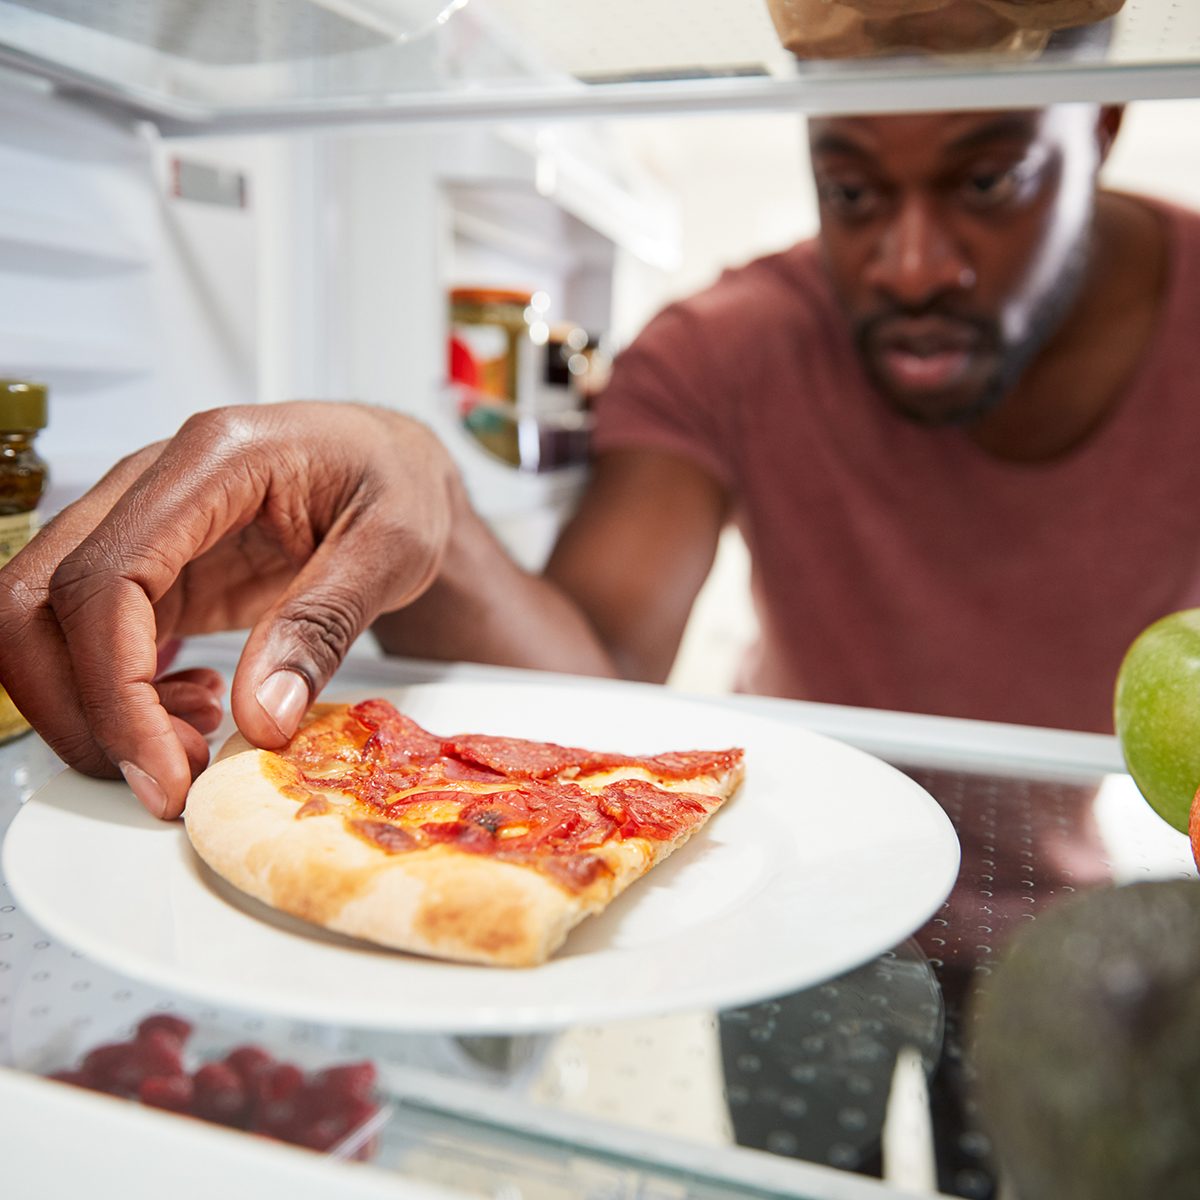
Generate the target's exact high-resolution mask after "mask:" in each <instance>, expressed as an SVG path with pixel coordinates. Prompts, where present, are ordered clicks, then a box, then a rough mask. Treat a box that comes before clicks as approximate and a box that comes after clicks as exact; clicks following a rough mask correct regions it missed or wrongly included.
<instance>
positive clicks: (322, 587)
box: [230, 515, 441, 750]
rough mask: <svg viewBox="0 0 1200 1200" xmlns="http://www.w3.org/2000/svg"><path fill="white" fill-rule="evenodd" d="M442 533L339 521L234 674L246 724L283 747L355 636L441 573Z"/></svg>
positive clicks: (254, 736)
mask: <svg viewBox="0 0 1200 1200" xmlns="http://www.w3.org/2000/svg"><path fill="white" fill-rule="evenodd" d="M430 545H433V546H436V547H437V548H438V553H440V546H441V542H440V541H437V540H436V539H435V540H434V541H433V542H431V543H426V542H424V541H422V540H421V539H417V538H414V537H412V536H410V535H408V534H407V533H406V532H404V531H402V530H394V529H388V528H380V527H379V525H378V524H377V523H374V522H371V521H369V520H364V521H357V520H356V519H355V518H354V516H353V515H349V516H347V518H346V520H345V521H343V522H339V526H338V527H335V529H334V530H333V531H332V532H331V534H330V536H329V537H328V538H327V539H326V541H324V542H323V543H322V544H321V546H320V547H318V549H317V552H316V553H315V554H314V555H313V557H312V558H311V559H310V560H309V561H308V563H307V564H306V565H305V566H304V568H303V569H302V570H301V571H300V572H299V574H298V575H297V576H296V578H295V580H293V582H292V584H291V586H290V587H289V588H288V590H287V591H286V592H285V593H284V595H283V596H282V597H281V598H280V599H279V601H278V602H277V603H276V604H275V605H274V606H273V607H272V608H271V610H270V611H269V612H267V613H266V614H264V615H263V617H262V618H261V619H260V620H259V622H258V624H257V625H255V627H254V629H253V630H252V631H251V633H250V636H249V638H248V639H247V641H246V646H245V648H244V649H243V651H242V658H241V661H240V662H239V663H238V668H237V672H236V673H235V675H234V678H233V686H232V688H231V690H230V703H231V708H232V710H233V717H234V720H235V721H236V722H237V726H238V728H239V729H240V730H241V731H242V733H244V734H245V735H246V737H247V738H249V740H250V741H251V742H253V743H254V744H255V745H257V746H261V747H262V748H263V749H267V750H271V749H277V748H278V747H280V746H282V745H283V744H284V743H285V742H287V741H288V739H289V738H291V737H292V735H293V734H294V733H295V732H296V729H297V727H298V725H299V723H300V720H301V718H302V717H303V716H304V713H305V710H306V709H307V708H308V706H309V704H311V703H312V701H313V700H315V699H316V697H317V695H318V694H319V693H320V691H321V689H322V688H323V687H324V686H325V685H326V683H328V682H329V680H330V678H331V677H332V676H333V674H334V672H335V671H336V670H337V669H338V667H339V666H340V665H341V662H342V660H343V659H344V658H345V656H346V653H347V651H349V649H350V647H351V645H352V644H353V643H354V641H355V639H356V638H357V637H358V636H359V634H361V633H362V632H363V630H365V629H366V628H367V627H368V626H369V625H370V624H371V622H372V621H373V620H374V619H375V618H376V617H377V616H378V615H379V614H380V613H381V612H383V611H384V610H385V609H389V608H396V607H399V606H400V605H402V604H406V603H408V602H409V601H411V600H412V599H415V598H416V596H418V595H419V594H420V593H421V592H423V591H424V590H425V589H426V588H427V587H428V586H429V584H430V583H431V582H432V580H433V578H434V576H435V575H436V572H437V567H438V553H434V552H431V550H430V549H429V546H430Z"/></svg>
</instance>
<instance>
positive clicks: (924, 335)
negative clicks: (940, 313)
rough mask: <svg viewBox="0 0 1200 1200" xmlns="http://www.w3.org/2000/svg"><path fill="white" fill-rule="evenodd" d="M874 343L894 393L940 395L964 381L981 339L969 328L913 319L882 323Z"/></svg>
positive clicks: (879, 362) (949, 323) (948, 323)
mask: <svg viewBox="0 0 1200 1200" xmlns="http://www.w3.org/2000/svg"><path fill="white" fill-rule="evenodd" d="M873 341H874V350H875V356H876V361H877V363H878V364H879V366H880V368H881V369H882V371H883V373H884V374H885V375H886V376H887V378H888V380H889V381H890V382H891V383H892V385H893V386H894V387H895V388H896V389H897V390H899V391H903V392H942V391H948V390H950V389H951V388H953V387H955V386H956V385H957V384H960V383H961V382H963V380H964V379H965V377H966V376H967V374H968V372H969V371H970V369H971V366H972V364H973V363H974V361H975V356H976V353H977V351H978V349H979V341H980V339H979V334H978V332H977V331H976V330H975V329H973V328H972V327H971V326H969V325H962V324H960V323H951V322H948V321H945V320H942V319H936V318H915V319H912V320H906V319H896V320H892V321H888V322H886V323H884V324H881V325H880V326H878V327H877V328H876V331H875V337H874V339H873Z"/></svg>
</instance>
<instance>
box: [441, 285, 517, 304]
mask: <svg viewBox="0 0 1200 1200" xmlns="http://www.w3.org/2000/svg"><path fill="white" fill-rule="evenodd" d="M532 299H533V293H532V292H523V291H520V290H519V289H516V288H500V287H456V288H451V290H450V303H451V304H506V305H508V304H511V305H520V306H521V307H522V308H524V307H525V306H526V305H527V304H528V303H529V302H530V301H531V300H532Z"/></svg>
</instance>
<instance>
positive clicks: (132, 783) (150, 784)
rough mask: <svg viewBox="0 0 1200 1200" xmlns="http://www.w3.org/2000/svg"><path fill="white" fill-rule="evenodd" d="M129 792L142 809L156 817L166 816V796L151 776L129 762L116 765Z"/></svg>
mask: <svg viewBox="0 0 1200 1200" xmlns="http://www.w3.org/2000/svg"><path fill="white" fill-rule="evenodd" d="M117 766H118V767H120V768H121V774H122V775H124V776H125V782H126V783H127V784H129V790H130V791H131V792H132V793H133V794H134V795H135V796H136V797H137V798H138V799H139V800H140V801H141V803H142V807H143V808H145V809H146V811H147V812H149V813H151V814H152V815H153V816H156V817H165V816H166V815H167V795H166V793H165V792H164V791H163V790H162V788H161V787H159V785H158V780H157V779H155V778H154V776H153V775H147V774H146V772H145V771H143V770H142V768H141V767H139V766H136V765H134V764H133V763H131V762H123V763H118V764H117Z"/></svg>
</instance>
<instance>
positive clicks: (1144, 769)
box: [1113, 608, 1200, 833]
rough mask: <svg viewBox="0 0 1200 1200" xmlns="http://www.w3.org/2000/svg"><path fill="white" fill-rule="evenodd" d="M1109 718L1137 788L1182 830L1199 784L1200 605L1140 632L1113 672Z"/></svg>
mask: <svg viewBox="0 0 1200 1200" xmlns="http://www.w3.org/2000/svg"><path fill="white" fill-rule="evenodd" d="M1113 719H1114V721H1115V723H1116V730H1117V737H1118V738H1119V739H1120V742H1121V750H1122V752H1123V753H1124V755H1125V764H1126V766H1127V767H1128V768H1129V773H1130V774H1131V775H1132V776H1133V781H1134V783H1136V784H1137V786H1138V790H1139V791H1140V792H1141V793H1142V795H1143V796H1145V798H1146V800H1147V801H1148V802H1149V804H1150V806H1151V808H1153V809H1154V811H1155V812H1157V813H1158V815H1159V816H1160V817H1162V818H1163V819H1164V820H1166V821H1169V822H1170V823H1171V824H1172V825H1174V826H1175V828H1176V829H1178V830H1180V831H1181V832H1183V833H1187V832H1188V816H1189V813H1190V811H1191V807H1192V799H1193V797H1194V796H1195V795H1196V791H1197V789H1198V788H1200V608H1189V609H1187V610H1185V611H1184V612H1177V613H1172V614H1171V615H1170V616H1166V617H1163V618H1162V619H1161V620H1159V621H1155V623H1154V624H1153V625H1151V626H1150V627H1149V628H1148V629H1145V630H1143V632H1142V633H1140V634H1139V635H1138V637H1137V638H1136V640H1135V641H1134V643H1133V645H1132V646H1130V647H1129V649H1128V651H1126V654H1125V658H1124V661H1123V662H1122V663H1121V669H1120V671H1119V672H1118V673H1117V686H1116V692H1115V696H1114V700H1113Z"/></svg>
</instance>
